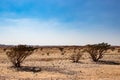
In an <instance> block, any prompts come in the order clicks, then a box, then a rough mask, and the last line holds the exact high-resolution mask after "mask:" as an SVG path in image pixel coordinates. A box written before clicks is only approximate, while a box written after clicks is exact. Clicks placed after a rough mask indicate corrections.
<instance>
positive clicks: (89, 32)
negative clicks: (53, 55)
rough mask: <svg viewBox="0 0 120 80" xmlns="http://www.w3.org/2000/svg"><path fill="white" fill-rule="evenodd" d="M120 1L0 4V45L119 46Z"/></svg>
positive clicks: (14, 0)
mask: <svg viewBox="0 0 120 80" xmlns="http://www.w3.org/2000/svg"><path fill="white" fill-rule="evenodd" d="M119 35H120V0H0V44H33V45H85V44H94V43H100V42H107V43H110V44H112V45H120V37H119Z"/></svg>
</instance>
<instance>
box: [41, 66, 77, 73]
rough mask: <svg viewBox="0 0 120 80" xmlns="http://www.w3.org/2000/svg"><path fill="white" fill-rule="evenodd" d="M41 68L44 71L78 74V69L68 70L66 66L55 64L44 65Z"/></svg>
mask: <svg viewBox="0 0 120 80" xmlns="http://www.w3.org/2000/svg"><path fill="white" fill-rule="evenodd" d="M41 69H42V71H47V72H55V73H61V74H67V75H74V74H76V71H72V70H68V69H65V68H59V67H53V66H42V67H41Z"/></svg>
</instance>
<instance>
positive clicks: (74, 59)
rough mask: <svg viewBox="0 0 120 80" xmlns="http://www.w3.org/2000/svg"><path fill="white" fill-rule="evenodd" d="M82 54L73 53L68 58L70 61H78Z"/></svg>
mask: <svg viewBox="0 0 120 80" xmlns="http://www.w3.org/2000/svg"><path fill="white" fill-rule="evenodd" d="M82 55H83V54H82V53H74V54H72V55H71V56H70V60H72V62H75V63H78V62H79V60H80V58H81V57H82Z"/></svg>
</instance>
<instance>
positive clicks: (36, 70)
mask: <svg viewBox="0 0 120 80" xmlns="http://www.w3.org/2000/svg"><path fill="white" fill-rule="evenodd" d="M16 70H17V71H26V72H34V73H36V72H40V71H41V68H40V67H29V66H21V67H20V68H17V69H16Z"/></svg>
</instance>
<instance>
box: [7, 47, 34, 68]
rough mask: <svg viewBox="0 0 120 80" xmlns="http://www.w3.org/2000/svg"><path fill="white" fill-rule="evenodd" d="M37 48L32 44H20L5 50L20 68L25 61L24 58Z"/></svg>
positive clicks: (14, 64) (13, 62)
mask: <svg viewBox="0 0 120 80" xmlns="http://www.w3.org/2000/svg"><path fill="white" fill-rule="evenodd" d="M35 49H36V48H34V47H32V46H27V45H18V46H14V47H12V48H10V49H9V50H5V51H6V55H7V56H8V58H9V60H10V61H11V62H12V64H13V66H14V67H16V68H18V67H21V63H22V62H23V61H24V59H25V58H26V57H27V56H29V55H31V54H32V52H33V51H34V50H35Z"/></svg>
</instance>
